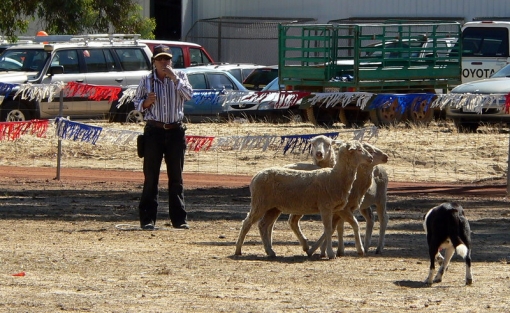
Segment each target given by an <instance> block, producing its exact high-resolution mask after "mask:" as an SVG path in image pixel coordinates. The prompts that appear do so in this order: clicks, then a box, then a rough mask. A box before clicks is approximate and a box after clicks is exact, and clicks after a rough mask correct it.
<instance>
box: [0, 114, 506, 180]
mask: <svg viewBox="0 0 510 313" xmlns="http://www.w3.org/2000/svg"><path fill="white" fill-rule="evenodd" d="M85 123H88V124H92V125H96V126H101V127H103V128H112V129H116V130H130V131H136V132H141V131H142V130H143V128H142V127H143V126H142V125H122V124H109V123H98V122H96V121H90V122H85ZM187 127H188V131H187V134H188V135H197V136H214V137H216V138H218V137H244V136H263V135H268V136H280V135H302V134H320V133H326V132H335V131H339V132H340V136H339V138H340V139H343V140H349V139H352V138H353V130H351V129H343V128H341V127H334V128H328V129H326V128H320V127H313V126H312V125H310V124H303V123H287V124H267V123H235V122H230V123H204V124H188V125H187ZM508 137H509V134H508V132H507V131H506V129H501V128H489V127H483V128H482V129H481V131H479V132H478V133H475V134H464V133H458V132H457V131H456V130H455V128H454V127H453V124H450V123H446V122H440V123H434V124H432V125H430V126H429V127H416V126H411V127H409V126H398V127H390V128H387V129H380V130H379V136H378V138H372V139H371V140H370V142H372V143H375V145H377V146H378V147H380V148H381V149H383V150H384V151H386V152H388V153H389V155H390V160H389V162H388V164H387V165H386V168H387V170H388V173H389V176H390V179H391V180H393V181H437V182H476V181H485V180H497V179H501V178H504V177H506V173H507V168H508V166H507V164H508V163H507V162H508V142H509V138H508ZM57 146H58V140H57V138H56V137H55V134H54V130H53V129H50V131H49V132H48V134H47V137H46V138H34V137H32V136H24V137H22V138H21V139H19V140H17V141H15V142H6V141H3V142H2V143H1V145H0V161H1V162H2V164H4V165H13V166H35V167H55V166H56V164H57V152H58V149H57ZM135 149H136V147H135V142H134V141H131V142H129V143H128V144H113V143H110V142H101V140H99V141H98V143H97V144H96V145H91V144H89V143H84V142H72V141H68V140H63V141H62V153H63V154H62V158H61V166H62V167H63V168H66V167H73V168H105V169H123V170H134V171H140V170H141V165H142V162H141V160H140V159H138V158H137V157H136V150H135ZM310 160H311V159H310V156H309V155H308V154H307V153H306V152H303V151H301V150H300V149H296V150H294V151H289V152H287V153H286V154H285V155H284V154H283V150H282V149H281V147H279V146H278V145H277V144H275V145H272V146H270V147H269V149H267V150H266V151H262V149H260V148H256V149H229V148H225V147H222V148H220V149H211V150H209V151H200V152H194V151H188V153H187V156H186V164H185V171H187V172H203V173H219V174H242V175H244V174H246V175H253V174H254V173H256V172H257V171H259V170H261V169H262V168H265V167H267V166H272V165H283V164H288V163H294V162H309V161H310Z"/></svg>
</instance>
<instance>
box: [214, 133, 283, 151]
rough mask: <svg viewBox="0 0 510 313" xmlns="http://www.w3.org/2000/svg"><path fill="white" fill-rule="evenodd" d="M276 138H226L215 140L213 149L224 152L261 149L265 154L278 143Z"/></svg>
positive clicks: (263, 136) (265, 136) (269, 136)
mask: <svg viewBox="0 0 510 313" xmlns="http://www.w3.org/2000/svg"><path fill="white" fill-rule="evenodd" d="M278 139H279V137H278V136H271V135H262V136H228V137H218V138H216V141H215V142H216V144H215V145H214V149H224V150H243V149H256V148H258V149H261V150H262V151H263V152H265V151H266V150H267V149H269V147H270V146H271V145H273V144H276V143H277V141H278Z"/></svg>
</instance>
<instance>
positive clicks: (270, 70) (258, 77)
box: [243, 65, 278, 91]
mask: <svg viewBox="0 0 510 313" xmlns="http://www.w3.org/2000/svg"><path fill="white" fill-rule="evenodd" d="M276 77H278V66H277V65H274V66H265V67H261V68H257V69H254V70H253V71H252V72H251V73H250V75H248V77H246V79H245V80H244V81H243V85H244V87H246V88H247V89H249V90H255V91H260V90H262V89H263V88H264V87H265V86H266V85H267V84H269V83H270V82H272V81H273V80H274V79H275V78H276Z"/></svg>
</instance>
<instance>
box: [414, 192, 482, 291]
mask: <svg viewBox="0 0 510 313" xmlns="http://www.w3.org/2000/svg"><path fill="white" fill-rule="evenodd" d="M423 228H424V229H425V233H426V234H427V243H428V246H429V256H430V271H429V276H428V277H427V280H426V281H425V283H426V284H428V285H432V282H434V283H439V282H441V280H442V277H443V274H444V273H445V272H446V270H447V269H448V266H449V265H450V260H451V258H452V256H453V254H454V253H455V251H457V254H459V255H460V256H462V257H463V258H464V260H465V261H466V285H471V284H472V283H473V276H472V274H471V229H470V227H469V222H468V220H467V219H466V217H465V216H464V210H463V209H462V207H461V206H460V205H459V204H457V203H455V202H445V203H442V204H441V205H438V206H436V207H434V208H432V209H430V210H429V212H428V213H427V214H426V215H425V218H424V221H423ZM442 249H446V252H445V255H444V257H443V256H442V255H441V253H440V250H442ZM436 259H437V261H438V263H439V264H440V267H439V270H438V272H437V274H436V277H435V278H434V281H432V277H433V276H434V269H435V267H434V262H435V260H436Z"/></svg>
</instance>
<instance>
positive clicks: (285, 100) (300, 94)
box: [274, 91, 311, 109]
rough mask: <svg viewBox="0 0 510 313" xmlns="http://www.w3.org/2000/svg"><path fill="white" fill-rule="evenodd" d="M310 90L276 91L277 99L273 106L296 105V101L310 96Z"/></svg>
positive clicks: (286, 106)
mask: <svg viewBox="0 0 510 313" xmlns="http://www.w3.org/2000/svg"><path fill="white" fill-rule="evenodd" d="M310 95H311V93H310V92H306V91H280V92H279V93H278V101H277V102H276V105H275V106H274V108H275V109H288V108H290V107H293V106H296V105H298V102H299V101H300V100H301V99H303V98H305V97H308V96H310Z"/></svg>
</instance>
